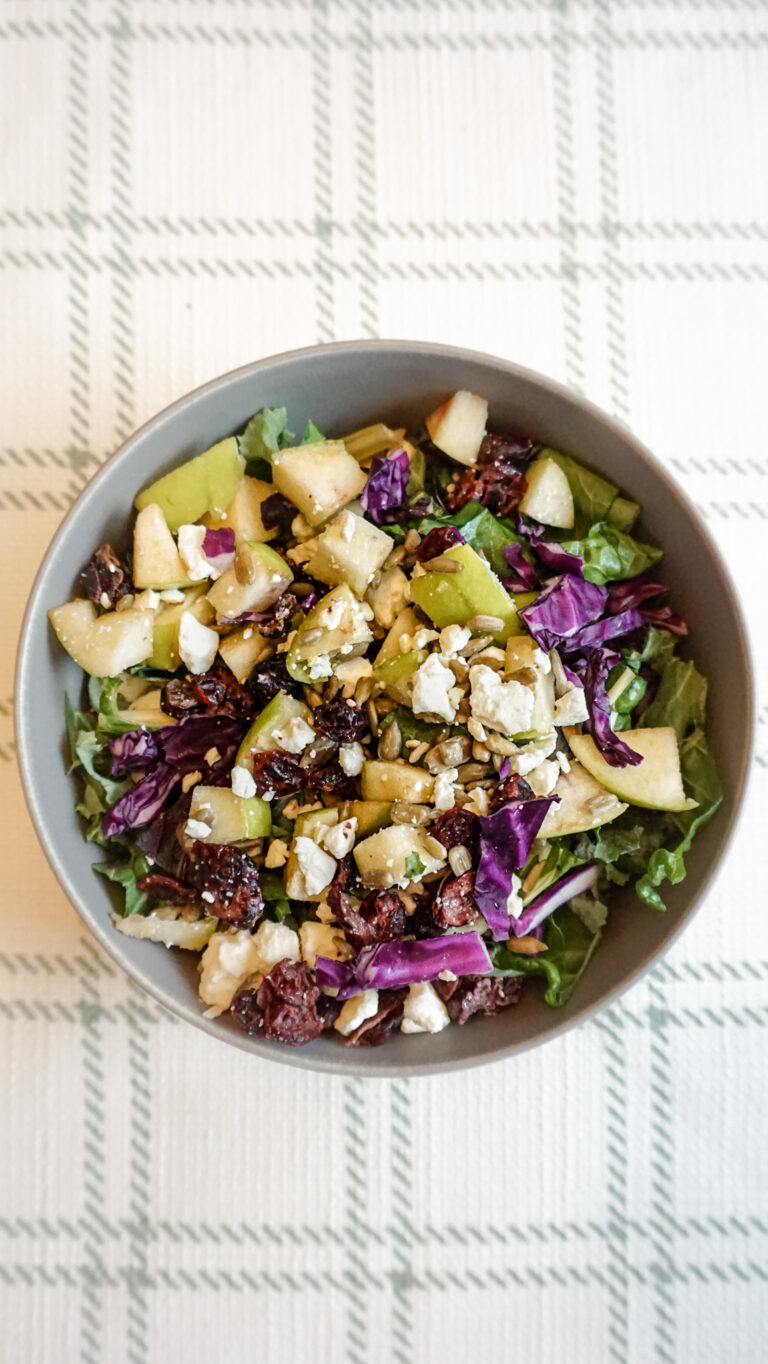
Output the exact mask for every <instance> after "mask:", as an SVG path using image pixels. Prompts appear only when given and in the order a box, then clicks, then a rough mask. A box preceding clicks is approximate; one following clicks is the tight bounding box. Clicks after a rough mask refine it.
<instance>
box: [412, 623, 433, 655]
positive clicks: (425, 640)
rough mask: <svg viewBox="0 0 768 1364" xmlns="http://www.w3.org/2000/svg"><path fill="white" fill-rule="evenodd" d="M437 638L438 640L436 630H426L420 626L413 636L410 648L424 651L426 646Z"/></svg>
mask: <svg viewBox="0 0 768 1364" xmlns="http://www.w3.org/2000/svg"><path fill="white" fill-rule="evenodd" d="M437 638H438V633H437V630H428V629H427V628H426V626H424V625H422V626H420V627H419V629H418V630H417V631H416V633H415V635H414V636H413V646H412V647H413V648H414V649H426V647H427V645H428V644H431V643H432V640H433V639H437Z"/></svg>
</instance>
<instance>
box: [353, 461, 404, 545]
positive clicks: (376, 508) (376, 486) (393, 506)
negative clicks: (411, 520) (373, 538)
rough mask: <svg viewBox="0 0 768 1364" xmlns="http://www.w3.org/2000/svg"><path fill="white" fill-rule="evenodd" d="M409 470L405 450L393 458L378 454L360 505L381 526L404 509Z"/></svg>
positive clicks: (372, 464) (361, 495)
mask: <svg viewBox="0 0 768 1364" xmlns="http://www.w3.org/2000/svg"><path fill="white" fill-rule="evenodd" d="M409 467H410V466H409V460H408V455H407V453H406V452H405V450H395V451H394V452H393V453H392V454H390V455H376V456H375V457H374V459H373V460H372V461H371V472H370V473H369V475H368V482H367V483H366V485H365V487H364V488H363V491H362V493H361V494H360V505H361V506H362V507H363V510H364V511H366V512H367V513H368V515H369V516H370V518H371V520H372V521H373V522H375V524H376V525H377V526H381V525H383V524H384V522H385V521H386V520H387V519H391V518H388V516H387V513H389V512H393V511H395V510H397V509H398V508H399V507H402V505H403V502H404V501H405V488H406V484H407V483H408V470H409Z"/></svg>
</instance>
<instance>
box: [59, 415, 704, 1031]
mask: <svg viewBox="0 0 768 1364" xmlns="http://www.w3.org/2000/svg"><path fill="white" fill-rule="evenodd" d="M287 422H288V414H287V413H286V411H285V410H284V409H283V408H264V409H262V410H261V411H259V412H258V413H256V415H255V416H254V417H253V418H252V419H251V420H250V421H249V422H248V424H247V425H246V426H245V429H244V430H243V431H242V432H241V433H240V434H238V435H235V436H229V437H226V438H224V439H222V440H221V441H219V442H218V443H217V444H216V445H214V446H213V447H212V448H211V449H209V450H207V451H205V452H204V453H203V454H201V455H197V456H196V457H195V458H193V459H190V460H188V461H186V462H185V463H183V464H180V465H179V466H178V467H176V468H174V469H172V470H171V472H170V473H167V474H165V475H164V476H163V477H161V478H160V479H158V480H156V481H155V482H154V483H152V484H150V485H149V486H148V487H146V488H144V489H141V490H139V491H138V493H137V496H136V499H135V519H134V521H133V527H132V548H131V551H130V553H128V552H126V553H123V554H121V553H118V552H117V551H116V549H115V548H114V547H113V546H112V545H110V544H101V545H99V546H98V547H96V548H95V549H94V552H93V554H92V556H91V558H90V559H89V560H88V562H87V563H86V564H85V566H84V568H83V571H82V574H81V577H80V584H79V589H78V595H77V596H76V597H75V598H74V599H73V600H71V601H68V602H66V603H64V604H63V605H61V606H58V607H55V608H54V609H53V610H51V611H50V612H49V617H50V621H51V625H52V627H53V630H54V631H55V633H56V635H57V637H58V639H59V641H60V643H61V644H62V645H63V647H64V648H65V649H66V650H67V651H68V653H69V654H70V655H71V656H72V658H73V659H74V660H75V661H76V662H77V663H78V664H79V665H80V666H81V667H82V668H83V670H84V672H85V673H86V674H87V676H88V681H87V688H86V695H87V702H86V701H85V700H83V701H81V702H80V703H79V708H77V709H76V708H75V707H74V706H73V705H72V704H70V702H69V701H68V702H67V734H68V742H69V748H70V752H71V763H72V769H73V771H74V773H75V775H76V778H77V783H78V804H77V809H78V812H79V814H80V815H81V816H82V820H83V827H84V833H85V837H86V838H88V839H89V840H92V841H93V842H95V843H97V844H98V845H100V847H101V848H102V849H103V860H101V861H98V862H96V863H95V870H96V871H97V872H99V873H101V874H103V875H105V876H107V877H108V878H109V879H110V880H111V881H113V882H115V883H116V884H117V885H118V886H119V887H120V888H121V891H122V899H123V905H122V912H121V913H115V914H114V915H113V922H114V927H115V931H116V932H119V933H122V934H125V935H127V936H129V937H131V938H141V939H147V940H148V941H149V942H150V943H155V944H160V945H164V946H165V947H168V948H171V947H173V948H177V949H183V950H185V951H187V952H194V953H198V954H199V956H200V962H199V965H200V974H199V994H200V1007H201V1009H202V1010H204V1011H205V1013H206V1016H208V1017H216V1016H219V1015H221V1014H223V1013H224V1012H226V1011H230V1012H231V1013H232V1015H233V1016H234V1018H235V1019H236V1020H237V1021H238V1022H239V1024H240V1025H242V1027H243V1028H244V1029H246V1031H248V1032H249V1033H251V1034H254V1035H257V1036H260V1037H263V1038H265V1039H268V1040H272V1041H276V1042H281V1043H283V1044H284V1045H287V1046H297V1045H301V1044H304V1043H306V1042H309V1041H311V1040H312V1039H313V1038H315V1037H317V1036H318V1035H319V1034H321V1033H323V1032H328V1033H329V1034H331V1035H333V1036H334V1037H335V1038H336V1040H337V1041H338V1042H339V1044H345V1045H347V1046H358V1047H359V1046H366V1047H370V1046H376V1045H379V1044H381V1043H383V1042H385V1041H386V1040H387V1039H388V1038H389V1037H390V1036H391V1034H392V1033H393V1032H394V1031H395V1030H397V1031H400V1032H403V1033H406V1034H407V1033H430V1034H431V1033H436V1032H440V1031H442V1030H443V1029H444V1028H446V1027H448V1026H449V1025H450V1024H455V1025H459V1026H462V1025H464V1024H465V1023H467V1022H468V1021H469V1020H470V1019H473V1018H474V1017H475V1016H476V1015H483V1014H491V1013H497V1012H499V1011H500V1010H505V1009H508V1008H510V1007H511V1006H513V1005H514V1004H515V1003H517V1001H518V1000H519V999H520V997H521V993H522V991H523V989H537V988H538V989H541V990H543V992H544V997H545V999H546V1002H547V1003H548V1004H550V1005H552V1006H553V1007H560V1006H562V1005H565V1004H566V1003H567V1002H568V1000H569V998H570V996H571V994H572V992H573V990H574V988H575V987H576V985H577V983H578V980H579V978H580V976H581V975H582V974H583V972H584V971H585V970H586V969H587V968H588V965H589V962H590V959H591V958H592V955H593V953H594V952H595V950H596V948H597V947H598V945H599V942H600V938H601V935H602V934H603V932H604V930H605V926H606V924H607V922H608V921H609V918H610V915H611V913H612V912H615V911H614V910H613V909H612V894H613V890H614V887H616V886H625V885H627V884H628V883H632V884H633V885H634V887H635V890H636V893H637V913H639V914H642V913H647V912H648V911H649V910H650V911H653V910H656V911H658V910H663V908H664V902H663V887H664V883H665V882H670V883H673V884H674V883H677V882H679V881H680V880H682V878H683V877H684V876H685V856H686V853H687V852H688V850H689V848H690V846H691V841H692V839H693V838H694V836H695V835H696V833H697V831H698V830H699V829H700V828H701V827H702V825H703V824H704V823H705V822H706V821H707V820H708V819H709V818H710V817H711V815H712V814H713V813H714V811H715V810H716V809H717V807H718V804H719V803H720V799H721V791H720V784H719V780H718V775H717V768H716V764H715V761H714V758H713V757H712V755H711V753H710V750H709V748H708V745H707V738H706V695H707V683H706V679H705V678H704V677H703V676H702V675H701V674H700V673H699V672H698V671H697V669H696V666H695V664H694V663H693V662H692V661H690V659H689V658H687V657H683V656H681V655H680V652H679V646H680V645H681V642H682V641H683V640H684V639H685V636H686V635H687V626H686V623H685V621H684V620H683V619H682V618H681V617H680V616H679V615H678V614H677V613H676V611H675V609H674V606H673V605H671V604H670V603H669V602H668V601H667V589H666V587H665V586H664V583H663V581H660V579H659V563H660V561H661V559H662V555H663V550H662V548H660V547H657V546H655V545H652V544H649V543H646V542H645V541H644V540H643V539H642V538H639V537H638V535H637V533H636V531H635V523H636V521H637V519H638V517H639V515H640V507H639V506H638V504H637V503H636V502H634V501H632V500H631V498H630V497H629V496H628V495H626V494H625V492H623V491H621V490H619V489H618V488H617V487H615V486H614V485H613V484H612V483H610V482H608V481H607V480H606V479H605V478H603V477H601V476H599V475H598V474H596V473H593V472H592V471H591V470H590V469H589V467H588V465H587V464H586V463H583V462H581V460H579V459H576V458H574V457H573V456H572V455H571V454H565V453H563V452H561V451H559V450H554V449H550V448H548V447H545V446H542V445H541V444H540V443H539V442H537V440H536V439H535V436H534V435H529V434H526V433H522V432H519V431H510V430H504V429H496V428H494V424H493V420H492V414H491V421H490V424H489V413H488V405H487V403H486V402H485V400H484V399H483V398H482V397H481V396H479V395H477V394H475V393H471V392H469V391H466V390H460V391H458V392H456V393H454V394H453V395H452V396H450V397H448V398H447V400H446V401H445V402H444V403H443V404H442V405H441V406H440V407H438V408H437V410H435V411H433V412H432V413H430V414H429V415H428V416H426V419H425V425H424V429H423V430H422V431H418V432H412V431H410V432H409V431H406V429H404V428H401V429H393V428H391V427H389V426H386V425H384V424H383V423H377V424H374V425H372V426H368V427H365V428H364V429H361V430H357V431H353V432H351V433H346V434H343V435H341V436H329V435H327V434H326V433H322V432H321V431H319V430H318V429H317V428H316V427H315V426H314V424H313V423H311V422H310V423H309V425H308V427H307V429H306V431H305V432H304V434H303V436H302V438H301V439H300V440H298V441H297V440H296V438H295V437H294V436H293V435H292V434H291V433H290V432H289V431H288V429H287ZM128 531H129V528H128V527H127V526H126V543H128V540H129V534H128ZM621 912H622V913H626V912H627V910H626V908H623V909H622V910H621ZM630 912H631V911H630ZM147 950H152V949H150V948H148V949H147ZM531 977H532V978H534V979H532V980H529V978H531ZM536 978H538V979H536ZM509 1026H510V1027H511V1028H513V1027H514V1015H511V1016H510V1021H509Z"/></svg>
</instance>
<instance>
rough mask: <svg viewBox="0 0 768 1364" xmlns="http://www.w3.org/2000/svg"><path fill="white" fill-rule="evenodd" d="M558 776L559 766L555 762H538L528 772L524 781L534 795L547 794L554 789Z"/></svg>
mask: <svg viewBox="0 0 768 1364" xmlns="http://www.w3.org/2000/svg"><path fill="white" fill-rule="evenodd" d="M559 776H560V766H559V764H558V763H556V762H547V761H546V760H545V761H544V762H543V763H539V765H538V767H534V768H532V769H531V771H530V772H529V773H528V775H527V777H526V779H525V780H526V781H527V783H528V785H529V786H530V788H531V790H532V791H533V794H534V795H535V796H548V795H549V794H550V792H551V791H554V789H555V786H556V784H557V779H558V777H559Z"/></svg>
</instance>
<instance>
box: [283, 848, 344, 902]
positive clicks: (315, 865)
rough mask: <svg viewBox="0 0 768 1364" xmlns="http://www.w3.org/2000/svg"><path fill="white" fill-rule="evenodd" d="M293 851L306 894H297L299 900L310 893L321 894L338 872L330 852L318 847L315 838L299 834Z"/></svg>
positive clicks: (301, 883) (307, 896)
mask: <svg viewBox="0 0 768 1364" xmlns="http://www.w3.org/2000/svg"><path fill="white" fill-rule="evenodd" d="M293 851H294V852H295V854H296V860H297V862H298V867H299V877H298V878H296V879H298V880H299V882H300V888H301V887H303V890H304V894H303V895H300V894H296V895H295V896H294V897H292V898H295V899H297V900H307V899H308V898H309V897H310V895H319V894H320V892H321V891H323V890H325V888H326V886H329V885H330V884H331V881H332V880H333V878H334V875H335V874H336V862H335V860H334V859H333V858H332V857H329V856H328V853H326V852H323V850H322V848H318V846H317V844H316V843H315V840H314V839H313V838H305V837H304V835H303V834H299V836H298V838H297V839H295V841H294V844H293Z"/></svg>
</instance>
